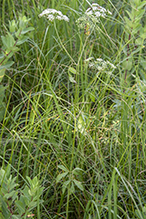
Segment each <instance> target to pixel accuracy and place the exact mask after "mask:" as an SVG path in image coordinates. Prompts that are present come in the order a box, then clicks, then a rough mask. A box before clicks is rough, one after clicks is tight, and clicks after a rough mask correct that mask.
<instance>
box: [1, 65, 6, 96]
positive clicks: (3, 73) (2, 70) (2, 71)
mask: <svg viewBox="0 0 146 219" xmlns="http://www.w3.org/2000/svg"><path fill="white" fill-rule="evenodd" d="M0 67H1V66H0ZM5 71H6V69H0V82H1V81H2V79H3V77H4V75H5ZM0 95H1V90H0Z"/></svg>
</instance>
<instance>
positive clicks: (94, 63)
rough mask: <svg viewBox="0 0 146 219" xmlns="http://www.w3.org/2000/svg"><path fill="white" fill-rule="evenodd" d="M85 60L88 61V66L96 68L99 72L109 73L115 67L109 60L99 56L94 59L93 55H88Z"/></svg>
mask: <svg viewBox="0 0 146 219" xmlns="http://www.w3.org/2000/svg"><path fill="white" fill-rule="evenodd" d="M85 62H89V68H91V69H96V70H98V71H99V72H101V71H104V72H106V73H108V74H111V73H112V71H113V70H114V69H115V68H116V66H115V65H113V64H112V63H110V62H109V61H104V60H103V59H101V58H98V59H94V58H93V57H90V58H88V59H86V60H85Z"/></svg>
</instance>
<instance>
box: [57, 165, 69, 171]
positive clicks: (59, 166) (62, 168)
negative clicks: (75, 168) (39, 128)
mask: <svg viewBox="0 0 146 219" xmlns="http://www.w3.org/2000/svg"><path fill="white" fill-rule="evenodd" d="M58 168H59V169H61V170H64V171H65V172H69V171H68V169H67V168H66V167H65V166H63V165H58Z"/></svg>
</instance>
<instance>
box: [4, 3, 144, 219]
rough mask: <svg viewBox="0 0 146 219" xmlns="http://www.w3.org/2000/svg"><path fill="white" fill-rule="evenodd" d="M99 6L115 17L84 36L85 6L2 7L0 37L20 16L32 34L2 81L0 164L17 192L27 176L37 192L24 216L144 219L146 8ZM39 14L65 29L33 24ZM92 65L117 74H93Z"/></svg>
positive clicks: (42, 21) (38, 22)
mask: <svg viewBox="0 0 146 219" xmlns="http://www.w3.org/2000/svg"><path fill="white" fill-rule="evenodd" d="M89 2H90V3H92V2H93V1H89ZM94 2H95V1H94ZM96 2H97V3H98V4H99V5H101V6H103V7H104V8H106V9H109V10H110V11H111V12H112V16H109V17H107V18H106V19H104V18H103V19H101V22H100V23H99V24H96V26H95V29H94V30H93V31H92V32H90V29H89V34H87V32H86V31H87V30H86V28H87V27H85V29H84V30H79V29H78V27H77V24H76V20H77V19H78V18H79V17H81V16H82V14H83V13H84V12H85V10H86V9H87V8H88V7H90V6H89V4H88V1H84V0H80V1H79V0H70V1H67V0H62V1H56V0H54V1H49V0H45V1H43V0H40V1H35V0H32V1H29V0H25V1H23V0H21V1H20V0H17V1H15V0H13V1H10V0H3V1H2V5H0V17H1V19H0V27H1V28H0V33H1V35H3V36H4V35H6V33H7V31H6V27H7V26H8V24H9V22H8V21H9V20H13V19H18V16H19V13H21V14H23V15H26V17H29V18H30V21H29V26H31V27H34V28H35V30H34V31H32V32H31V34H30V38H29V40H28V41H27V42H26V43H24V44H23V45H22V46H21V48H20V50H19V51H18V52H16V53H15V55H14V56H13V57H12V58H11V59H12V60H13V61H14V65H13V66H12V67H11V68H9V69H8V70H7V71H6V74H5V77H4V79H3V81H2V82H1V83H2V84H3V85H4V86H7V88H6V90H5V98H4V103H5V114H4V117H3V120H2V121H1V123H0V165H1V166H2V167H3V168H4V169H5V168H6V166H7V164H10V165H11V167H12V175H13V176H17V178H16V182H17V183H19V184H20V185H21V186H22V187H23V186H25V181H24V179H25V178H26V176H29V177H30V178H34V177H35V176H37V177H38V178H39V180H40V181H41V185H42V187H44V191H43V195H42V199H43V200H44V202H43V204H42V203H41V205H40V207H39V209H38V208H37V209H36V210H34V211H33V214H34V216H32V217H31V218H44V219H45V218H51V219H52V218H55V219H56V218H66V219H67V218H69V219H72V218H73V219H75V218H78V219H82V218H84V219H86V218H88V219H90V218H93V219H96V218H97V219H98V218H108V219H112V218H114V219H117V218H122V219H126V218H129V219H131V218H140V219H142V218H146V149H145V146H146V74H145V71H146V60H145V55H146V51H145V38H146V37H142V34H144V36H145V35H146V23H145V20H146V19H145V14H144V13H143V11H142V10H144V12H145V1H139V0H135V1H132V0H131V1H130V0H129V1H116V0H115V1H114V0H112V1H110V0H108V1H103V0H99V1H96ZM142 3H143V6H141V7H139V6H140V5H142ZM132 4H133V6H132ZM131 6H132V7H131ZM138 7H139V8H138ZM46 8H54V9H56V10H60V11H62V13H63V14H65V15H67V16H68V17H69V19H70V21H69V23H68V22H65V21H55V22H52V23H49V21H48V20H47V19H45V18H39V17H38V15H39V14H40V13H41V12H42V11H43V10H44V9H46ZM132 10H133V11H134V12H132ZM127 11H128V12H129V14H130V15H131V17H129V14H128V13H127ZM138 12H139V14H138ZM132 13H135V14H134V15H133V17H132ZM136 13H137V14H136ZM136 16H137V17H136ZM125 17H127V18H128V19H126V18H125ZM129 20H131V23H130V22H129ZM134 24H136V25H137V26H136V25H135V26H134ZM138 24H139V25H140V26H138ZM132 25H133V26H132ZM90 57H93V58H94V59H96V58H101V59H103V60H105V61H109V62H110V63H112V64H114V65H115V66H116V69H114V70H112V71H109V69H106V70H105V71H104V70H102V71H98V70H97V68H96V67H97V66H95V68H92V69H91V68H90V67H89V62H90V60H89V58H90ZM86 59H88V60H89V61H85V60H86ZM37 211H39V212H40V213H39V214H37Z"/></svg>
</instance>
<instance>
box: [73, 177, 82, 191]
mask: <svg viewBox="0 0 146 219" xmlns="http://www.w3.org/2000/svg"><path fill="white" fill-rule="evenodd" d="M73 182H74V183H75V185H76V186H77V187H78V188H79V189H80V190H81V191H83V190H84V188H83V186H82V183H81V182H79V181H77V180H75V179H74V180H73Z"/></svg>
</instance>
